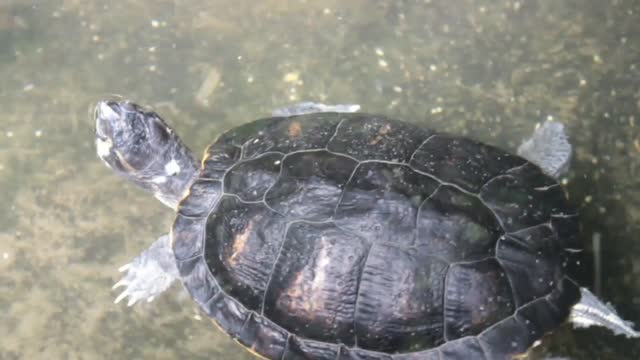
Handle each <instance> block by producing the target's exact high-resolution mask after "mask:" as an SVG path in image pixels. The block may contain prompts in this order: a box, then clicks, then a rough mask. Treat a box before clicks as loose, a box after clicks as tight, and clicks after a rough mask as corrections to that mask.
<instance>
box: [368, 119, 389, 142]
mask: <svg viewBox="0 0 640 360" xmlns="http://www.w3.org/2000/svg"><path fill="white" fill-rule="evenodd" d="M390 132H391V124H384V125H382V126H381V127H380V129H378V135H376V137H374V138H373V140H371V141H370V142H369V145H378V143H379V142H380V141H382V139H384V138H385V137H386V136H387V135H388V134H389V133H390Z"/></svg>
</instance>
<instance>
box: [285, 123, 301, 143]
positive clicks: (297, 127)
mask: <svg viewBox="0 0 640 360" xmlns="http://www.w3.org/2000/svg"><path fill="white" fill-rule="evenodd" d="M288 132H289V140H291V141H293V140H295V139H296V138H297V137H298V136H300V134H302V124H300V122H298V121H292V122H291V124H289V129H288Z"/></svg>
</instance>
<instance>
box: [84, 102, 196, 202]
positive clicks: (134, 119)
mask: <svg viewBox="0 0 640 360" xmlns="http://www.w3.org/2000/svg"><path fill="white" fill-rule="evenodd" d="M94 116H95V121H96V152H97V153H98V157H100V159H102V161H104V163H105V164H107V166H109V167H110V168H111V169H113V170H114V171H115V172H116V173H118V174H119V175H121V176H123V177H125V178H127V179H128V180H131V181H132V182H134V183H135V184H137V185H138V186H140V187H142V188H143V189H145V190H148V191H151V192H153V194H154V195H155V196H156V197H157V198H158V199H159V200H160V201H162V202H163V203H165V204H166V205H167V206H170V207H172V208H175V207H176V206H177V204H178V202H179V201H180V199H181V198H182V195H183V194H184V193H185V192H186V190H187V189H188V187H189V186H190V185H191V183H192V182H193V181H194V180H195V177H196V176H197V168H198V166H197V163H196V162H195V160H194V158H193V156H192V155H191V152H190V151H189V149H188V148H187V147H186V146H184V145H183V144H182V142H181V141H180V139H179V138H178V136H177V135H176V134H175V133H174V132H173V130H172V129H171V128H170V127H169V126H168V125H167V124H166V123H165V122H164V120H162V118H161V117H160V116H158V115H157V114H156V113H155V112H153V111H149V110H145V109H143V108H142V107H141V106H138V105H136V104H134V103H131V102H128V101H100V102H98V103H97V104H96V107H95V111H94Z"/></svg>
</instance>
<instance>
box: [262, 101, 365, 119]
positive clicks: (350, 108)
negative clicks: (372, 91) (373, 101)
mask: <svg viewBox="0 0 640 360" xmlns="http://www.w3.org/2000/svg"><path fill="white" fill-rule="evenodd" d="M358 110H360V105H357V104H336V105H326V104H322V103H316V102H311V101H305V102H301V103H297V104H292V105H288V106H283V107H280V108H277V109H274V110H273V111H271V115H272V116H295V115H304V114H313V113H318V112H339V113H353V112H357V111H358Z"/></svg>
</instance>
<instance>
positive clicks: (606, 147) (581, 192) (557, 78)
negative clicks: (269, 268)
mask: <svg viewBox="0 0 640 360" xmlns="http://www.w3.org/2000/svg"><path fill="white" fill-rule="evenodd" d="M639 34H640V2H638V1H636V0H618V1H614V0H608V1H603V0H571V1H557V0H545V1H529V0H527V1H524V0H520V1H506V0H498V1H495V0H485V1H471V0H468V1H464V0H455V1H451V0H449V1H438V0H432V1H364V0H358V1H349V2H345V1H337V0H333V1H332V0H324V1H311V0H308V1H283V0H280V1H276V0H270V1H253V0H235V1H233V2H228V1H222V0H217V1H202V2H199V1H177V0H171V1H170V0H153V1H151V0H150V1H134V0H126V1H118V2H117V4H111V2H106V1H81V0H59V1H54V0H50V1H27V0H3V1H2V2H0V207H1V208H0V359H3V360H4V359H140V358H147V359H176V358H194V359H250V358H251V356H250V355H248V354H247V353H245V352H243V351H242V350H240V347H239V346H238V345H236V344H234V343H233V342H232V341H231V340H229V339H227V337H226V336H225V335H223V334H222V333H221V332H220V331H218V330H217V329H215V328H214V327H213V326H212V325H211V324H210V323H209V321H208V320H207V319H206V318H201V316H200V315H199V313H198V311H197V310H196V308H195V306H194V305H193V304H192V303H191V301H189V299H188V298H187V296H186V295H185V294H184V293H183V291H182V289H181V288H180V287H179V286H175V287H174V288H172V289H171V291H169V293H168V294H165V296H163V297H162V298H160V299H158V300H156V301H155V302H153V303H152V304H142V305H136V306H135V307H133V308H127V307H126V306H124V305H122V304H120V305H114V304H113V303H112V301H113V299H114V297H115V295H116V293H115V292H113V291H111V290H110V287H111V285H112V284H113V283H114V282H115V281H117V279H118V278H119V273H118V272H117V270H116V269H117V268H118V267H119V266H120V265H122V264H124V263H126V262H128V261H129V260H130V259H131V258H132V257H133V256H135V255H136V254H138V253H139V252H140V251H141V250H142V249H143V248H145V247H147V246H148V245H149V244H150V243H151V242H152V241H153V240H155V239H156V238H157V237H158V235H159V234H161V233H163V232H166V229H167V228H168V226H169V224H170V222H171V219H172V214H171V213H170V211H169V210H167V208H165V207H163V206H162V205H161V204H159V203H158V202H157V201H156V200H155V199H153V198H152V197H151V196H149V195H147V194H146V193H142V192H141V191H139V190H137V189H134V188H133V187H132V186H130V185H128V184H125V183H124V182H123V181H122V180H121V179H118V178H116V177H115V176H114V175H113V174H111V173H110V171H109V170H108V169H107V168H106V167H105V166H104V165H103V164H102V163H101V162H100V161H99V160H98V159H97V157H96V156H95V155H94V149H93V124H92V121H91V119H90V117H89V115H88V110H89V108H90V106H91V105H92V104H93V103H95V101H97V100H98V99H101V98H103V97H105V96H109V95H110V94H120V95H122V96H125V97H127V98H131V99H134V100H136V101H138V102H141V103H144V104H148V105H152V106H154V107H155V108H156V109H157V110H158V111H159V112H160V113H161V114H163V115H164V116H165V118H166V119H167V120H168V122H169V123H171V124H172V125H173V126H174V127H175V129H176V130H177V131H179V133H181V134H182V138H183V139H184V141H185V142H186V143H188V144H191V147H192V149H194V150H196V151H197V152H198V153H199V152H200V150H201V149H203V148H204V147H205V146H206V145H207V144H208V142H209V141H211V140H212V139H213V138H214V137H215V135H216V134H218V133H220V132H221V131H223V130H224V129H227V128H229V127H231V126H233V125H235V124H239V123H242V122H246V121H249V120H251V119H253V118H256V117H259V116H264V115H266V114H268V112H269V110H270V109H272V108H274V107H276V106H280V105H283V104H286V103H289V102H295V101H300V100H316V101H324V102H328V103H338V102H355V103H359V104H361V105H362V106H363V108H364V110H366V111H368V112H380V113H384V114H387V115H390V116H393V117H398V118H405V119H409V120H411V121H414V122H417V123H423V124H426V125H428V126H431V127H434V128H437V129H440V130H446V131H450V132H455V133H462V134H468V135H470V136H473V137H476V138H478V139H482V140H484V141H487V142H490V143H493V144H496V145H500V146H502V147H505V148H508V149H511V150H513V149H515V147H516V146H517V144H518V143H519V142H520V140H521V139H522V138H524V137H526V136H528V134H529V133H530V132H531V131H532V129H533V127H534V126H535V124H536V123H537V122H539V121H542V120H544V119H545V118H547V117H553V118H556V119H558V120H561V121H562V122H564V123H565V124H566V125H567V127H568V129H569V131H570V134H571V137H572V142H573V144H574V145H575V148H576V151H575V154H576V156H575V159H574V164H573V168H572V169H573V170H572V172H571V173H570V175H569V176H568V184H567V186H566V189H567V191H568V192H569V194H570V196H571V199H572V201H573V202H574V203H575V204H576V205H577V206H578V207H580V208H581V211H582V219H583V225H584V233H583V240H584V243H585V246H586V247H587V248H588V249H589V251H590V249H591V239H592V237H593V234H594V233H597V234H600V235H601V237H602V252H601V258H602V267H601V269H599V272H600V276H601V278H602V284H601V286H600V288H601V289H600V293H601V295H602V296H603V297H604V298H605V299H607V300H609V301H611V302H613V303H614V304H616V307H617V308H618V309H619V311H620V312H621V313H622V314H623V315H624V317H626V318H627V319H629V320H633V321H635V322H636V323H640V312H639V311H638V309H640V236H639V235H638V230H640V226H639V225H638V224H639V223H640V181H639V180H638V178H639V176H640V45H639V44H640V35H639ZM592 273H593V266H591V265H590V264H587V265H586V274H587V275H586V276H585V279H584V280H585V281H586V282H587V283H590V282H592V281H593V276H592V275H591V274H592ZM551 354H553V355H556V356H569V357H571V358H573V359H635V358H638V357H640V342H639V341H631V340H626V339H622V338H617V337H614V336H612V335H611V334H610V333H608V332H606V331H602V330H587V331H585V330H581V331H574V330H572V329H570V327H568V326H565V327H564V328H561V329H559V330H558V331H556V332H554V333H553V334H552V335H550V336H548V337H547V338H545V340H544V342H543V345H542V346H541V347H538V348H536V349H535V350H534V354H533V355H532V358H542V357H544V356H549V355H551Z"/></svg>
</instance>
